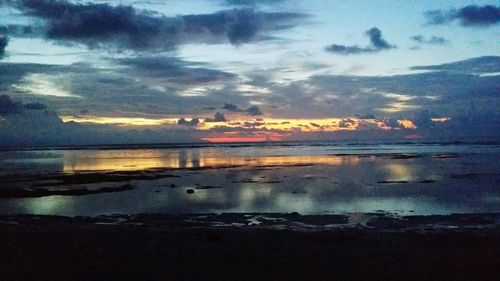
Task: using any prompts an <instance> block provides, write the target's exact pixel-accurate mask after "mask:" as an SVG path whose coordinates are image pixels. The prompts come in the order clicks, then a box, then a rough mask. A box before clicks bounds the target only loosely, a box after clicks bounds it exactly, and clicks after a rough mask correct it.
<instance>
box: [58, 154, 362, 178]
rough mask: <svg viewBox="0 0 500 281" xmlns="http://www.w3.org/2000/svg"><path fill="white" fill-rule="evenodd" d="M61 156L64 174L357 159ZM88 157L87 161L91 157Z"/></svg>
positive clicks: (334, 162)
mask: <svg viewBox="0 0 500 281" xmlns="http://www.w3.org/2000/svg"><path fill="white" fill-rule="evenodd" d="M88 155H89V156H88V157H87V156H86V153H85V152H83V151H65V152H64V156H63V157H64V172H66V173H68V172H69V173H71V172H82V171H135V170H144V169H154V168H164V169H179V168H203V167H224V166H280V165H301V164H307V165H312V164H317V165H342V164H349V165H353V164H356V163H357V162H358V161H359V159H358V158H357V157H340V156H259V157H243V156H227V155H224V154H218V153H217V154H215V153H210V152H201V151H199V150H196V149H193V150H184V149H181V150H174V151H171V152H169V153H165V152H163V153H162V152H160V151H154V150H116V151H109V150H108V151H91V152H89V154H88ZM90 155H91V156H92V157H91V156H90Z"/></svg>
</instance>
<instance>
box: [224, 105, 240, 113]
mask: <svg viewBox="0 0 500 281" xmlns="http://www.w3.org/2000/svg"><path fill="white" fill-rule="evenodd" d="M222 109H226V110H229V111H233V112H237V111H240V110H239V109H238V106H236V105H234V104H230V103H225V104H224V106H223V107H222Z"/></svg>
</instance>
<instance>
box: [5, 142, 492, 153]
mask: <svg viewBox="0 0 500 281" xmlns="http://www.w3.org/2000/svg"><path fill="white" fill-rule="evenodd" d="M344 145H348V146H361V145H444V146H446V145H500V140H490V141H475V140H471V141H449V140H447V141H439V140H415V141H408V140H400V141H384V140H379V141H377V140H373V141H361V140H331V141H265V142H225V143H211V142H203V141H200V142H189V143H141V144H95V145H59V146H58V145H55V146H51V145H48V146H34V147H23V146H19V147H0V152H1V151H38V150H104V149H106V150H121V149H131V150H133V149H169V148H205V147H253V146H344Z"/></svg>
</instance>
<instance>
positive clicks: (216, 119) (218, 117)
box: [205, 112, 227, 122]
mask: <svg viewBox="0 0 500 281" xmlns="http://www.w3.org/2000/svg"><path fill="white" fill-rule="evenodd" d="M226 121H227V120H226V117H225V116H224V114H223V113H220V112H216V113H215V115H214V118H206V119H205V122H226Z"/></svg>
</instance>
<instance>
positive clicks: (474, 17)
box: [424, 5, 500, 26]
mask: <svg viewBox="0 0 500 281" xmlns="http://www.w3.org/2000/svg"><path fill="white" fill-rule="evenodd" d="M424 15H425V17H426V18H427V24H429V25H442V24H448V23H451V22H453V21H456V20H458V21H459V22H460V24H461V25H462V26H489V25H494V24H497V23H499V22H500V7H496V6H492V5H485V6H476V5H469V6H465V7H463V8H460V9H451V10H448V11H445V10H432V11H427V12H425V14H424Z"/></svg>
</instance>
